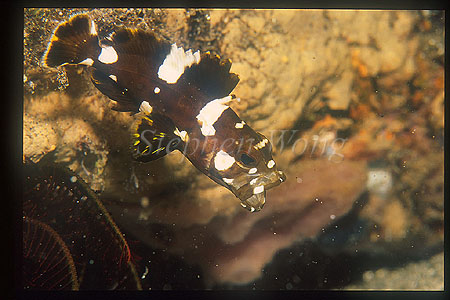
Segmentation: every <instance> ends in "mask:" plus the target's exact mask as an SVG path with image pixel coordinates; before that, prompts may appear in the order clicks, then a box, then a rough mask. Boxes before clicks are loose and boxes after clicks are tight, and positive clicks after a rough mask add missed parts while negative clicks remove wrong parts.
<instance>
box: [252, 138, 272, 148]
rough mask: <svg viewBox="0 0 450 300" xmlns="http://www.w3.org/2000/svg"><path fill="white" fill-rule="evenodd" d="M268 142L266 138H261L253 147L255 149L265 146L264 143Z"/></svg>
mask: <svg viewBox="0 0 450 300" xmlns="http://www.w3.org/2000/svg"><path fill="white" fill-rule="evenodd" d="M268 142H269V140H268V139H263V140H262V141H260V142H259V143H258V144H256V145H255V146H253V148H255V149H256V150H259V149H262V148H264V147H265V146H266V144H267V143H268Z"/></svg>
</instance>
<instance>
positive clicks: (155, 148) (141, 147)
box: [131, 113, 183, 162]
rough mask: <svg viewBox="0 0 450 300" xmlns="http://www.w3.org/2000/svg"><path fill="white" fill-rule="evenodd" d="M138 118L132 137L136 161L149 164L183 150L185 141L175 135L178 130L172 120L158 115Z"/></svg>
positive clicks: (138, 116)
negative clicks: (174, 151)
mask: <svg viewBox="0 0 450 300" xmlns="http://www.w3.org/2000/svg"><path fill="white" fill-rule="evenodd" d="M136 116H137V119H136V121H135V122H134V124H133V126H132V136H131V139H132V143H131V149H132V154H133V158H134V159H135V160H137V161H141V162H149V161H153V160H156V159H158V158H161V157H163V156H164V155H166V154H168V153H170V152H172V151H173V150H175V149H178V150H180V149H181V147H182V145H183V141H182V140H181V138H180V137H179V136H177V135H176V134H175V132H176V131H177V130H176V127H175V125H174V124H173V122H172V120H171V119H170V118H168V117H166V116H164V115H162V114H158V113H152V114H138V115H136Z"/></svg>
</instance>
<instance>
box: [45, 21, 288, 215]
mask: <svg viewBox="0 0 450 300" xmlns="http://www.w3.org/2000/svg"><path fill="white" fill-rule="evenodd" d="M44 63H45V64H46V65H48V66H50V67H57V66H61V65H65V64H81V65H87V66H88V67H89V68H90V69H91V70H92V76H91V80H92V82H93V83H94V85H95V86H96V87H97V88H98V89H99V90H100V91H101V92H102V93H103V94H105V95H106V96H108V97H109V98H110V99H112V100H114V101H115V103H116V105H115V107H114V109H116V110H119V111H129V112H133V113H136V115H135V116H136V121H135V123H134V124H133V126H132V128H133V132H132V141H131V143H132V152H133V157H134V158H135V159H136V160H138V161H141V162H149V161H152V160H155V159H158V158H160V157H163V156H164V155H166V154H167V153H169V152H171V151H173V150H179V151H182V152H183V154H184V155H185V156H186V157H187V158H188V159H189V160H190V161H191V162H192V164H193V165H194V166H195V167H197V168H198V169H199V170H200V171H201V172H203V173H204V174H206V175H207V176H208V177H210V178H211V179H213V180H214V181H215V182H217V183H219V184H221V185H223V186H224V187H226V188H228V189H229V190H231V191H232V192H233V193H234V194H235V195H236V196H237V197H238V198H239V199H240V200H241V201H242V202H241V205H242V206H243V207H245V208H246V209H248V210H250V211H252V212H253V211H259V210H260V209H261V208H262V207H263V205H264V203H265V191H266V190H267V189H269V188H271V187H274V186H277V185H279V184H280V183H281V182H283V181H284V180H285V175H284V174H283V172H281V171H278V170H277V169H276V167H275V162H274V161H273V159H272V154H271V145H270V142H269V141H268V140H267V138H265V137H264V136H263V135H261V134H260V133H257V132H255V131H254V130H253V129H252V128H251V127H249V126H248V125H247V124H246V123H245V122H244V121H242V120H241V119H240V118H239V117H238V115H237V114H236V113H235V112H234V111H233V110H232V109H231V108H230V107H229V106H228V104H229V103H230V102H231V101H235V100H236V97H235V96H234V95H230V93H231V92H232V90H233V89H234V88H235V86H236V85H237V83H238V82H239V77H238V76H237V75H236V74H234V73H230V72H229V71H230V68H231V62H230V61H229V60H221V59H220V57H219V56H213V55H211V54H210V53H209V52H206V53H203V54H200V52H199V51H197V52H192V50H188V51H185V50H184V49H183V48H181V47H177V46H176V44H172V45H171V44H170V43H168V42H165V41H161V40H159V39H158V38H157V37H156V36H155V35H154V34H153V33H151V32H146V31H142V30H135V29H125V28H122V29H119V30H117V31H115V32H114V33H112V34H111V35H109V36H106V37H104V38H99V37H98V35H97V30H96V25H95V23H94V22H93V21H91V20H90V19H89V17H88V16H86V15H77V16H74V17H73V18H71V19H70V20H69V21H67V22H64V23H62V24H60V25H59V26H58V27H57V28H56V30H55V32H54V34H53V36H52V39H51V42H50V44H49V46H48V49H47V52H46V54H45V56H44Z"/></svg>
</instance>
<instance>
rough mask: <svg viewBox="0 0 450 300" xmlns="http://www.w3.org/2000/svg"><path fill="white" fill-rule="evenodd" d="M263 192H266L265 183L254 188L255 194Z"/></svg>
mask: <svg viewBox="0 0 450 300" xmlns="http://www.w3.org/2000/svg"><path fill="white" fill-rule="evenodd" d="M262 192H264V186H263V185H260V186H257V187H255V188H254V189H253V194H255V195H256V194H260V193H262Z"/></svg>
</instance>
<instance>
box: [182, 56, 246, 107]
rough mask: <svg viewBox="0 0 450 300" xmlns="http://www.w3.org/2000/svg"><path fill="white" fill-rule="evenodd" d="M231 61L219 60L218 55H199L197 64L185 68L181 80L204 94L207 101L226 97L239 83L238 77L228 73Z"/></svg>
mask: <svg viewBox="0 0 450 300" xmlns="http://www.w3.org/2000/svg"><path fill="white" fill-rule="evenodd" d="M230 68H231V61H230V60H229V59H225V60H221V59H220V57H219V56H218V55H212V54H211V53H209V52H206V53H203V54H202V55H201V60H200V62H199V63H198V64H193V65H192V66H191V67H189V68H187V69H186V70H185V72H184V74H183V75H182V76H181V78H182V80H183V81H184V82H186V83H187V84H189V85H191V86H195V87H197V88H198V89H200V90H201V91H202V92H203V93H205V94H206V95H207V96H208V98H209V99H219V98H223V97H225V96H228V95H229V94H230V93H231V91H232V90H233V89H234V88H235V87H236V85H237V84H238V82H239V76H238V75H237V74H234V73H230Z"/></svg>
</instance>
